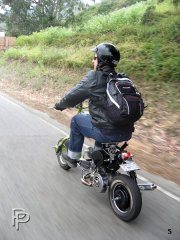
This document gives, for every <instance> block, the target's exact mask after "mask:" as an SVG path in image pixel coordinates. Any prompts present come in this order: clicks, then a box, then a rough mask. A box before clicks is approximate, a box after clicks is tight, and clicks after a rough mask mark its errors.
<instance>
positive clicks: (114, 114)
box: [105, 73, 144, 127]
mask: <svg viewBox="0 0 180 240" xmlns="http://www.w3.org/2000/svg"><path fill="white" fill-rule="evenodd" d="M107 81H108V82H107V88H106V94H107V97H106V104H107V105H106V110H105V111H106V116H107V118H108V120H109V121H110V122H111V124H112V125H114V126H117V127H120V126H128V125H133V124H134V122H136V121H137V120H138V119H140V117H141V116H142V115H143V111H144V103H143V100H142V98H141V94H140V93H139V92H138V90H137V89H136V88H135V86H134V84H133V82H132V81H131V80H130V79H129V78H128V77H127V76H126V75H125V74H124V73H123V74H121V73H117V74H116V75H114V74H112V73H110V74H109V75H108V79H107Z"/></svg>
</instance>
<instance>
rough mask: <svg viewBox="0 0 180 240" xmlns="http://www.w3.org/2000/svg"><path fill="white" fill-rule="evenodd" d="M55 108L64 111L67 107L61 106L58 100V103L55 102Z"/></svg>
mask: <svg viewBox="0 0 180 240" xmlns="http://www.w3.org/2000/svg"><path fill="white" fill-rule="evenodd" d="M54 108H55V109H56V110H60V111H63V110H64V109H66V108H62V107H60V103H59V102H57V103H56V104H55V106H54Z"/></svg>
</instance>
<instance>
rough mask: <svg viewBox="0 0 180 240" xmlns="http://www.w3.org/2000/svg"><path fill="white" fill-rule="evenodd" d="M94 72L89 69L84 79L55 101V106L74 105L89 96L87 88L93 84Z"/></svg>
mask: <svg viewBox="0 0 180 240" xmlns="http://www.w3.org/2000/svg"><path fill="white" fill-rule="evenodd" d="M95 79H96V72H95V71H90V72H88V73H87V75H86V76H85V77H84V79H83V80H82V81H81V82H80V83H79V84H77V85H76V86H75V87H74V88H73V89H71V90H70V91H69V92H68V93H66V94H65V95H64V97H63V98H62V99H61V100H60V101H59V102H57V103H56V105H55V107H56V109H58V110H63V109H65V108H70V107H74V106H76V105H77V104H78V103H81V102H83V101H84V100H85V99H88V98H89V96H90V93H89V90H90V88H91V87H93V85H94V84H95Z"/></svg>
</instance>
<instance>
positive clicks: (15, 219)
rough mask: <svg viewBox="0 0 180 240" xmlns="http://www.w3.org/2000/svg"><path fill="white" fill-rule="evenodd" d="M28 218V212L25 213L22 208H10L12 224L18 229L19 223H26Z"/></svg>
mask: <svg viewBox="0 0 180 240" xmlns="http://www.w3.org/2000/svg"><path fill="white" fill-rule="evenodd" d="M29 220H30V215H29V213H26V212H25V210H24V209H23V208H13V209H12V226H13V227H15V228H16V230H17V231H19V224H20V223H27V222H29Z"/></svg>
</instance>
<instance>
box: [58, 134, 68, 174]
mask: <svg viewBox="0 0 180 240" xmlns="http://www.w3.org/2000/svg"><path fill="white" fill-rule="evenodd" d="M62 140H63V138H62V139H60V140H59V142H58V144H57V145H58V146H59V144H61V141H62ZM68 144H69V139H67V140H65V141H64V143H63V144H62V146H61V150H60V151H59V153H58V154H57V159H58V163H59V165H60V166H61V167H62V168H63V169H64V170H69V169H70V168H71V167H70V166H69V165H68V164H67V163H66V161H65V160H64V158H63V156H62V152H63V151H67V149H68Z"/></svg>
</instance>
